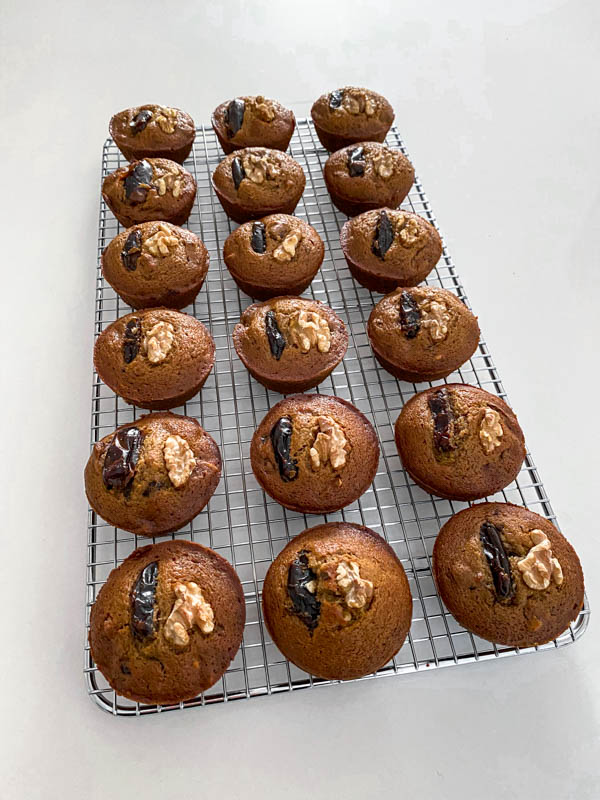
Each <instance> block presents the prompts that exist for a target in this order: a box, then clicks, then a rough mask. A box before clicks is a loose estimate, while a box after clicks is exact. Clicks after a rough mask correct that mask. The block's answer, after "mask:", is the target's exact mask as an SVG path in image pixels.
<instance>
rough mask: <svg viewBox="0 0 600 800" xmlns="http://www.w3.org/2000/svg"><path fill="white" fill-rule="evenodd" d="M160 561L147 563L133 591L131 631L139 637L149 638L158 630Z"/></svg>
mask: <svg viewBox="0 0 600 800" xmlns="http://www.w3.org/2000/svg"><path fill="white" fill-rule="evenodd" d="M157 584H158V562H157V561H153V562H152V563H151V564H147V565H146V566H145V567H144V569H143V570H142V571H141V572H140V574H139V577H138V579H137V581H136V582H135V584H134V587H133V589H132V591H131V631H132V633H133V635H134V636H135V637H136V638H137V639H142V640H143V639H147V638H149V637H150V636H153V635H154V633H155V630H156V622H157V620H156V619H155V617H156V616H157V615H156V613H155V612H156V586H157Z"/></svg>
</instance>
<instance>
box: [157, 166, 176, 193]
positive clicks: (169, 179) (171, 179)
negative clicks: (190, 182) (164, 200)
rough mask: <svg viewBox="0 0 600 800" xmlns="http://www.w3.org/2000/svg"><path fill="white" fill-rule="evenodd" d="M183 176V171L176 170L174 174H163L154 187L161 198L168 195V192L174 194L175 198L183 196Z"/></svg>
mask: <svg viewBox="0 0 600 800" xmlns="http://www.w3.org/2000/svg"><path fill="white" fill-rule="evenodd" d="M182 178H183V174H182V172H181V170H179V169H175V170H173V171H172V172H163V173H162V174H160V175H159V176H158V177H157V178H155V179H154V186H155V187H156V191H157V192H158V194H159V196H160V197H162V196H163V195H165V194H166V193H167V190H168V191H170V192H171V193H172V194H173V197H175V198H178V197H179V195H180V194H181V181H182Z"/></svg>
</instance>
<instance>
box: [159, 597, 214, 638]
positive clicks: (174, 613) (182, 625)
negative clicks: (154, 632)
mask: <svg viewBox="0 0 600 800" xmlns="http://www.w3.org/2000/svg"><path fill="white" fill-rule="evenodd" d="M174 591H175V597H176V598H177V599H176V600H175V604H174V605H173V608H172V609H171V613H170V614H169V616H168V617H167V620H166V622H165V628H164V633H165V638H167V639H168V640H169V641H170V642H172V643H173V644H174V645H176V646H177V647H185V646H186V645H187V644H188V643H189V641H190V634H189V631H190V630H191V629H192V628H193V627H194V626H196V627H197V628H199V629H200V630H201V631H202V633H204V634H206V635H208V634H209V633H212V632H213V630H214V629H215V615H214V613H213V610H212V607H211V606H210V604H209V603H207V602H206V600H205V599H204V597H203V595H202V590H201V589H200V587H199V586H198V584H197V583H194V581H188V582H187V583H176V584H175V587H174Z"/></svg>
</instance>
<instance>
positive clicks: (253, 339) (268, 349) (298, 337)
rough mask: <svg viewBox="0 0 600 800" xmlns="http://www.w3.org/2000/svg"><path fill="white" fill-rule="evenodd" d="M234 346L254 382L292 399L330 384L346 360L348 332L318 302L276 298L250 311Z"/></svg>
mask: <svg viewBox="0 0 600 800" xmlns="http://www.w3.org/2000/svg"><path fill="white" fill-rule="evenodd" d="M233 345H234V347H235V351H236V353H237V354H238V356H239V358H240V360H241V361H242V363H243V364H244V366H245V367H246V369H247V370H248V372H249V373H250V374H251V375H252V377H253V378H256V380H257V381H259V383H262V384H263V386H266V387H267V389H272V390H273V391H274V392H281V393H282V394H288V393H290V392H304V391H306V389H312V388H313V387H314V386H317V384H319V383H321V382H322V381H324V380H325V378H326V377H327V376H328V375H329V374H330V373H331V372H332V371H333V370H334V369H335V367H337V365H338V364H339V363H340V361H341V360H342V359H343V357H344V355H345V354H346V350H347V348H348V332H347V331H346V326H345V325H344V323H343V322H342V320H341V319H340V318H339V317H338V316H337V314H335V313H334V311H332V309H331V308H329V306H326V305H325V304H324V303H320V302H319V301H318V300H305V299H304V298H303V297H276V298H274V299H273V300H267V301H266V303H255V304H254V305H252V306H249V307H248V308H247V309H246V310H245V311H244V313H243V314H242V316H241V319H240V321H239V322H238V324H237V325H236V326H235V328H234V329H233Z"/></svg>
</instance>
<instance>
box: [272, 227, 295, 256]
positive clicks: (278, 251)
mask: <svg viewBox="0 0 600 800" xmlns="http://www.w3.org/2000/svg"><path fill="white" fill-rule="evenodd" d="M301 241H302V232H301V231H292V232H291V233H288V235H287V236H286V237H285V239H284V240H283V242H282V243H281V244H280V245H278V246H277V247H276V248H275V250H273V258H274V259H276V260H277V261H291V260H292V259H293V258H294V257H295V256H296V248H297V247H298V245H299V244H300V242H301Z"/></svg>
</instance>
